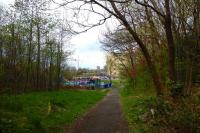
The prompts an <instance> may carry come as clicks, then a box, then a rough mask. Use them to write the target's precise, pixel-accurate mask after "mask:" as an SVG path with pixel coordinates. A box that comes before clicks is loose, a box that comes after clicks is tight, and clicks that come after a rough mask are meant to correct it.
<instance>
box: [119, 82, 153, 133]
mask: <svg viewBox="0 0 200 133" xmlns="http://www.w3.org/2000/svg"><path fill="white" fill-rule="evenodd" d="M115 86H117V87H118V88H119V89H120V98H121V103H122V109H123V113H124V116H125V118H126V120H127V121H128V125H129V130H130V133H145V132H149V127H148V125H147V124H146V122H145V119H146V118H145V117H146V113H147V112H150V110H147V108H146V103H147V102H148V101H149V100H151V99H153V98H154V96H155V94H154V91H153V89H152V88H151V87H149V88H146V85H145V84H142V83H140V84H139V85H138V86H137V87H136V88H133V87H131V86H130V84H126V83H124V82H122V83H119V82H115Z"/></svg>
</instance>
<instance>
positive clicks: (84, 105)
mask: <svg viewBox="0 0 200 133" xmlns="http://www.w3.org/2000/svg"><path fill="white" fill-rule="evenodd" d="M106 93H107V91H103V90H93V91H89V90H82V91H80V90H66V91H51V92H32V93H26V94H20V95H15V96H14V95H1V96H0V132H2V133H13V132H15V133H23V132H26V133H29V132H30V133H37V132H48V133H49V132H50V133H51V132H52V133H53V132H56V133H58V132H61V131H62V130H63V128H64V127H66V126H70V124H71V123H72V122H74V121H75V120H76V119H78V118H79V117H80V116H82V115H83V114H84V113H85V112H86V111H87V110H88V109H89V108H90V107H92V106H93V105H94V104H95V103H97V101H99V100H100V99H101V98H103V97H104V96H105V95H106Z"/></svg>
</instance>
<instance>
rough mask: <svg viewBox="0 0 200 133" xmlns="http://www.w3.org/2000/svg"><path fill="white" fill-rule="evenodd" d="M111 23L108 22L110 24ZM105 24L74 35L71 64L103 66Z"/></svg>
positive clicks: (9, 0)
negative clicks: (102, 46) (102, 40)
mask: <svg viewBox="0 0 200 133" xmlns="http://www.w3.org/2000/svg"><path fill="white" fill-rule="evenodd" d="M13 1H14V0H0V3H4V4H6V5H7V4H12V3H13ZM108 24H109V23H107V25H108ZM105 30H106V28H105V24H104V25H101V26H99V27H95V28H93V29H91V30H89V31H87V32H85V33H81V34H79V35H76V36H73V37H72V39H71V41H70V42H71V44H72V48H73V49H74V53H73V55H72V56H71V58H72V60H71V61H68V62H69V64H70V65H73V66H75V67H78V66H79V67H81V68H90V69H95V68H96V67H97V66H100V67H101V68H103V67H104V66H105V62H106V58H105V52H104V51H103V50H102V49H101V45H102V44H100V42H99V38H100V37H101V33H102V32H105Z"/></svg>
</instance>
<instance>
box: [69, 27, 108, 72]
mask: <svg viewBox="0 0 200 133" xmlns="http://www.w3.org/2000/svg"><path fill="white" fill-rule="evenodd" d="M101 27H102V26H99V27H95V28H93V29H91V30H89V31H87V32H86V33H81V34H79V35H76V36H74V37H72V40H71V44H72V47H74V49H75V52H74V53H73V55H72V58H73V59H76V61H71V62H70V63H71V64H73V65H75V66H76V67H78V65H79V67H81V68H90V69H95V68H96V67H97V66H100V67H101V68H103V67H104V66H105V62H106V59H105V52H104V51H103V50H102V49H101V45H102V44H101V43H100V42H99V36H100V34H101V33H100V32H101V30H100V28H101Z"/></svg>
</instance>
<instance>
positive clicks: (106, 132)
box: [70, 89, 128, 133]
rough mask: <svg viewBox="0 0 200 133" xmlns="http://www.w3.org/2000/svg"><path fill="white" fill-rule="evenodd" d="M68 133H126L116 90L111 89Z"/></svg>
mask: <svg viewBox="0 0 200 133" xmlns="http://www.w3.org/2000/svg"><path fill="white" fill-rule="evenodd" d="M70 133H128V127H127V123H126V122H125V121H124V119H123V117H122V111H121V106H120V103H119V94H118V91H117V89H113V90H112V92H111V93H109V94H108V95H107V96H106V97H105V98H104V99H103V100H102V101H101V102H100V103H99V104H97V106H96V107H94V108H92V109H91V110H90V111H89V112H88V113H87V114H86V115H85V116H84V117H83V118H81V119H80V120H79V121H78V122H77V123H75V124H74V125H73V126H72V129H71V131H70Z"/></svg>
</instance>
